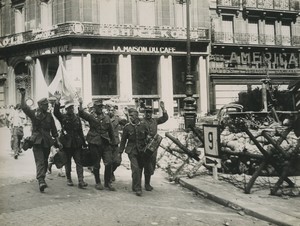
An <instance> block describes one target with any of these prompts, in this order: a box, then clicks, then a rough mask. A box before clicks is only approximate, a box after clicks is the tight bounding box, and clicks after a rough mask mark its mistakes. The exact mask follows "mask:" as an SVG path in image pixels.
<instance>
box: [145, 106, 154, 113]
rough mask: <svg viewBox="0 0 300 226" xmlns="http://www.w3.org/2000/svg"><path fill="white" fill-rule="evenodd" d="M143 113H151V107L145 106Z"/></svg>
mask: <svg viewBox="0 0 300 226" xmlns="http://www.w3.org/2000/svg"><path fill="white" fill-rule="evenodd" d="M144 109H145V111H147V112H152V110H153V109H152V106H149V105H147V106H145V108H144Z"/></svg>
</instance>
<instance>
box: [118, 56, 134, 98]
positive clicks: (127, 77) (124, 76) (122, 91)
mask: <svg viewBox="0 0 300 226" xmlns="http://www.w3.org/2000/svg"><path fill="white" fill-rule="evenodd" d="M117 84H118V93H119V96H120V101H121V102H127V101H131V100H132V68H131V55H122V54H121V55H119V67H118V76H117Z"/></svg>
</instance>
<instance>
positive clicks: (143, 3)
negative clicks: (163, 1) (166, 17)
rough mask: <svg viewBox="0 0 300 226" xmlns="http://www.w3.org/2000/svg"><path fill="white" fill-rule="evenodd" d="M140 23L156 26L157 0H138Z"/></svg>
mask: <svg viewBox="0 0 300 226" xmlns="http://www.w3.org/2000/svg"><path fill="white" fill-rule="evenodd" d="M137 11H138V24H139V25H144V26H155V25H156V21H155V1H153V0H139V1H138V10H137Z"/></svg>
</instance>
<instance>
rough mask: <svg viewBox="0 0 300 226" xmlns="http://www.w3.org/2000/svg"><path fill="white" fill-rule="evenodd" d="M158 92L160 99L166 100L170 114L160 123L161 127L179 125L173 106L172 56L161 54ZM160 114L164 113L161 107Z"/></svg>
mask: <svg viewBox="0 0 300 226" xmlns="http://www.w3.org/2000/svg"><path fill="white" fill-rule="evenodd" d="M158 70H159V71H158V94H159V95H160V100H162V101H164V103H165V108H166V110H167V112H168V115H169V120H168V121H167V122H165V123H164V124H161V125H159V128H165V129H171V128H173V127H174V128H175V127H177V123H176V122H175V121H174V118H173V115H174V107H173V70H172V56H160V63H159V69H158ZM159 110H160V115H162V112H161V109H159Z"/></svg>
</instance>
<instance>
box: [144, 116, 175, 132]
mask: <svg viewBox="0 0 300 226" xmlns="http://www.w3.org/2000/svg"><path fill="white" fill-rule="evenodd" d="M168 119H169V116H168V113H167V112H163V115H162V116H161V117H159V118H151V119H146V118H143V122H144V123H146V124H147V125H148V126H149V130H150V131H149V133H150V136H151V137H154V136H155V134H157V125H159V124H163V123H165V122H166V121H167V120H168Z"/></svg>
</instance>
